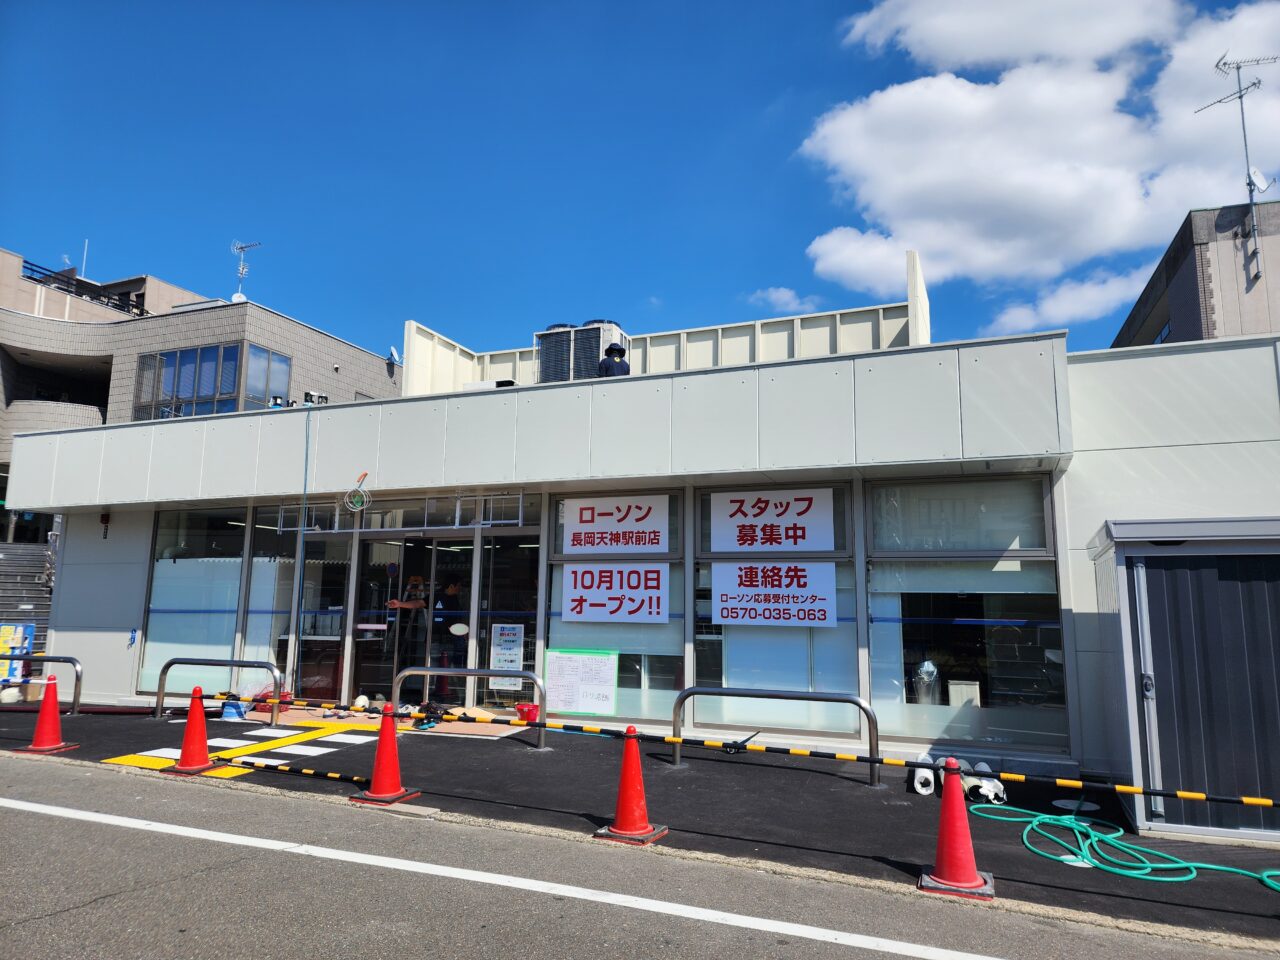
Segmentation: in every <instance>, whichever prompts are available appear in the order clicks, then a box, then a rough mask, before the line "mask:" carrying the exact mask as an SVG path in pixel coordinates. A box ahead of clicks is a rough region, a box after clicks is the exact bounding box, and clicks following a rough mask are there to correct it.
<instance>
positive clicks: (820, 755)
mask: <svg viewBox="0 0 1280 960" xmlns="http://www.w3.org/2000/svg"><path fill="white" fill-rule="evenodd" d="M206 699H214V700H223V701H228V702H231V703H236V702H239V703H267V704H274V703H279V704H281V705H291V706H296V707H313V708H323V709H325V710H348V711H351V712H353V713H367V714H370V715H374V716H381V715H382V714H381V711H379V710H375V709H373V708H372V707H370V708H367V709H361V708H359V707H352V706H350V705H349V704H341V703H322V702H319V701H315V700H282V699H278V698H273V697H235V696H231V695H229V694H222V693H219V694H211V695H209V696H207V697H206ZM394 716H395V718H396V719H397V720H429V719H432V715H430V714H426V713H419V712H414V713H399V714H394ZM436 719H439V720H443V721H448V722H451V723H457V722H461V723H497V724H502V725H504V726H509V727H530V728H532V729H538V728H545V729H547V730H556V731H559V732H561V733H592V734H597V735H599V736H605V737H614V738H615V739H624V738H626V737H628V736H631V737H634V738H635V739H636V740H640V741H642V742H644V743H668V744H677V743H678V744H680V745H681V746H682V747H703V748H705V749H707V750H719V751H721V752H722V753H730V754H733V753H743V752H746V753H772V754H781V755H783V756H790V757H812V758H814V759H817V760H841V761H844V762H846V763H878V764H882V765H883V766H886V767H904V768H907V769H912V770H932V771H933V772H934V773H945V772H946V768H945V766H944V764H943V763H941V762H939V763H924V762H922V761H919V760H898V759H895V758H893V757H868V756H862V755H861V754H857V753H835V752H833V751H830V750H807V749H804V748H802V747H781V746H777V747H775V746H766V745H765V744H762V743H747V742H744V741H735V740H731V741H726V740H700V739H696V738H693V737H663V736H659V735H658V734H654V733H635V734H628V733H627V732H626V731H625V730H619V729H617V728H613V727H597V726H592V725H589V724H574V723H561V722H559V721H555V720H547V721H538V720H519V719H514V718H509V717H472V716H468V715H466V714H460V713H447V714H444V715H443V716H441V717H438V718H436ZM971 775H972V776H978V777H980V778H983V779H988V780H1001V781H1003V782H1005V783H1037V784H1041V785H1045V786H1050V787H1058V788H1060V789H1063V790H1093V791H1099V792H1103V793H1114V794H1119V795H1121V796H1133V797H1160V798H1162V799H1165V800H1191V801H1200V802H1204V803H1230V804H1235V805H1237V806H1245V807H1271V808H1275V807H1280V800H1273V799H1271V798H1270V797H1228V796H1220V795H1218V794H1212V793H1206V792H1202V791H1198V790H1157V789H1155V788H1153V787H1138V786H1134V785H1132V784H1126V783H1107V782H1105V781H1101V780H1071V779H1067V778H1064V777H1045V776H1038V775H1036V774H1031V773H1009V772H1003V773H994V772H992V773H982V774H971Z"/></svg>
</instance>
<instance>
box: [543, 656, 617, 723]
mask: <svg viewBox="0 0 1280 960" xmlns="http://www.w3.org/2000/svg"><path fill="white" fill-rule="evenodd" d="M546 680H547V712H548V713H582V714H589V715H591V716H609V717H611V716H613V715H614V714H616V713H617V711H618V707H617V702H618V654H617V652H616V651H610V650H548V651H547V659H546Z"/></svg>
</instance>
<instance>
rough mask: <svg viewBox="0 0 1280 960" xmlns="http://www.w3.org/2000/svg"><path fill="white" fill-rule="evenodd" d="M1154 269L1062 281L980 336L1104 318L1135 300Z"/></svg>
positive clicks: (1152, 266)
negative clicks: (1033, 302) (1032, 302)
mask: <svg viewBox="0 0 1280 960" xmlns="http://www.w3.org/2000/svg"><path fill="white" fill-rule="evenodd" d="M1155 265H1156V264H1155V262H1154V261H1153V262H1152V263H1148V264H1145V265H1144V266H1141V267H1139V268H1137V269H1136V270H1130V271H1129V272H1128V273H1120V274H1099V275H1096V276H1094V277H1091V278H1089V279H1088V280H1067V281H1064V282H1063V283H1060V284H1058V285H1057V286H1056V287H1054V288H1053V289H1051V290H1049V291H1048V292H1046V293H1042V294H1041V295H1040V297H1039V299H1037V300H1036V302H1035V304H1026V303H1016V304H1013V305H1012V306H1009V307H1006V308H1005V309H1004V310H1003V311H1001V313H1000V315H999V316H997V317H996V318H995V320H993V321H992V322H991V323H989V324H987V325H986V326H985V327H983V328H982V331H981V333H982V335H983V336H998V335H1001V334H1007V333H1026V332H1028V331H1030V330H1047V329H1050V328H1053V327H1065V326H1068V325H1070V324H1072V323H1081V322H1085V321H1089V320H1097V319H1099V318H1101V317H1105V316H1107V315H1108V314H1110V313H1111V312H1112V311H1114V310H1116V309H1118V308H1120V307H1123V306H1127V305H1129V304H1131V303H1133V302H1134V301H1135V300H1136V299H1137V298H1138V294H1140V293H1142V288H1143V287H1145V286H1146V284H1147V280H1148V278H1150V276H1151V271H1152V270H1154V269H1155Z"/></svg>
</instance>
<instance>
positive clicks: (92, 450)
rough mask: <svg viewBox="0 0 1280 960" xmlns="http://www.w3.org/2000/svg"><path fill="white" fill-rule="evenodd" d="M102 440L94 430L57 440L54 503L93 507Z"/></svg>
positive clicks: (100, 463) (95, 500)
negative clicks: (82, 504)
mask: <svg viewBox="0 0 1280 960" xmlns="http://www.w3.org/2000/svg"><path fill="white" fill-rule="evenodd" d="M102 439H103V435H102V433H101V432H100V431H97V430H87V431H77V432H75V433H64V434H62V435H61V436H60V437H58V469H57V472H56V473H54V475H53V502H54V503H97V502H98V475H99V473H100V472H101V470H102Z"/></svg>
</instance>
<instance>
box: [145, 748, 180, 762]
mask: <svg viewBox="0 0 1280 960" xmlns="http://www.w3.org/2000/svg"><path fill="white" fill-rule="evenodd" d="M138 756H140V757H161V758H162V759H165V760H181V759H182V751H181V750H179V749H178V748H177V747H160V748H158V749H156V750H143V751H142V753H140V754H138Z"/></svg>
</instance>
